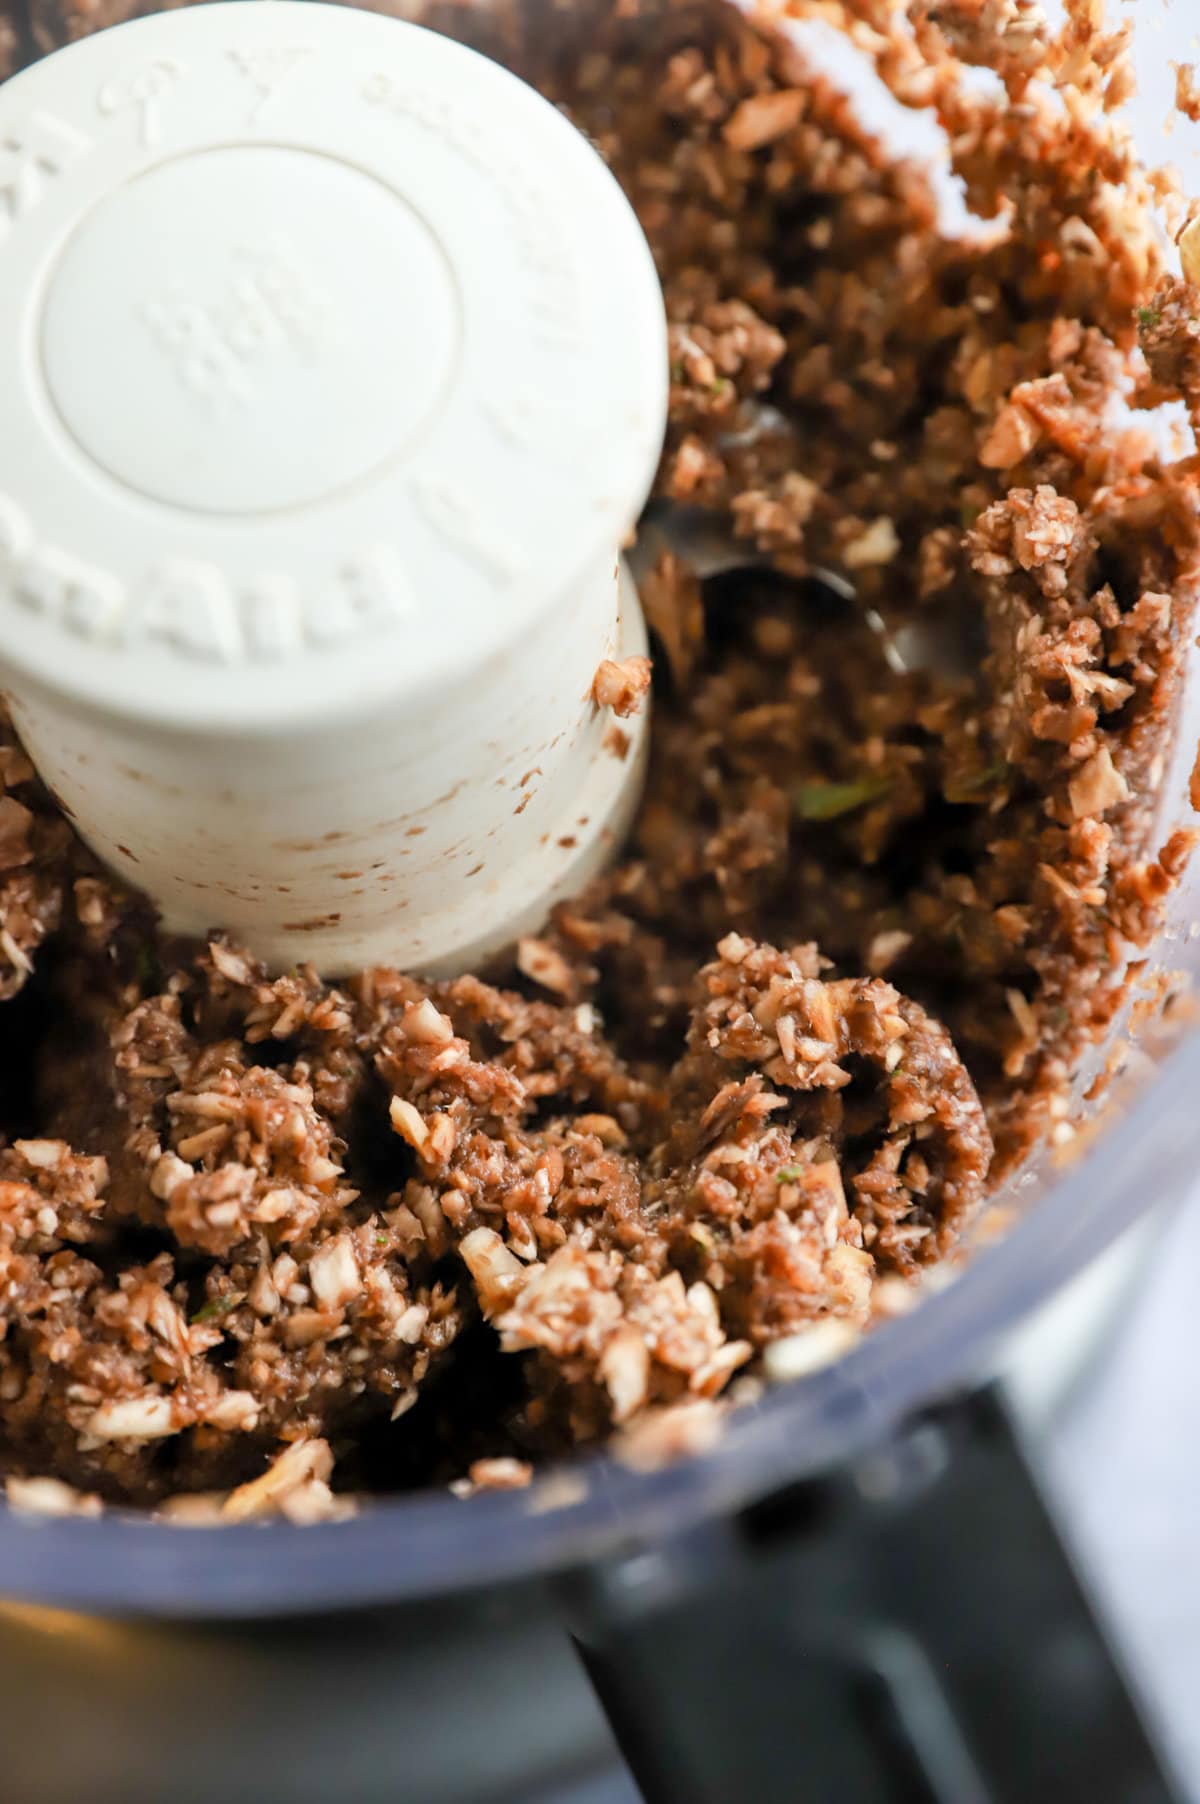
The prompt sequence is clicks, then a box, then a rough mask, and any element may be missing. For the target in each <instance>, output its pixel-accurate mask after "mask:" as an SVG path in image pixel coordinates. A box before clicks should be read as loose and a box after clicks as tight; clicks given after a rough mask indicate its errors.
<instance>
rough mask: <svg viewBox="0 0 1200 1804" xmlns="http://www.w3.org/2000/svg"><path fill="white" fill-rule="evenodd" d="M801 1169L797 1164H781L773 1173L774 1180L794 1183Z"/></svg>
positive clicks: (779, 1182) (778, 1182) (780, 1182)
mask: <svg viewBox="0 0 1200 1804" xmlns="http://www.w3.org/2000/svg"><path fill="white" fill-rule="evenodd" d="M802 1169H803V1168H802V1167H801V1166H799V1165H781V1166H780V1167H779V1170H778V1171H777V1172H776V1173H775V1182H776V1183H777V1184H794V1183H795V1182H796V1179H797V1178H798V1177H799V1176H800V1174H801V1171H802Z"/></svg>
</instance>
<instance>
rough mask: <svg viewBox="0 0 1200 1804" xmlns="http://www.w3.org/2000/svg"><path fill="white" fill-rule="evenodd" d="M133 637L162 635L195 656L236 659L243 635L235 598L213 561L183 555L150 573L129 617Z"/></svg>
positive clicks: (230, 661) (159, 636)
mask: <svg viewBox="0 0 1200 1804" xmlns="http://www.w3.org/2000/svg"><path fill="white" fill-rule="evenodd" d="M127 632H128V634H129V636H130V637H137V636H141V637H143V638H146V639H161V640H163V641H164V643H166V644H167V645H173V646H174V647H175V648H176V649H177V650H179V651H183V652H190V653H191V655H192V656H193V657H196V658H205V659H209V660H215V661H217V662H219V663H223V664H231V663H234V662H235V661H236V660H237V659H238V657H239V656H240V654H241V651H242V636H241V633H240V631H239V628H238V620H237V615H236V613H235V611H234V605H233V596H232V595H231V594H230V592H229V585H228V583H227V582H226V581H225V578H224V577H223V576H222V574H221V572H220V571H219V570H218V569H216V568H215V567H214V566H213V565H212V564H201V563H188V562H185V561H184V560H183V559H177V560H173V561H172V562H170V563H167V564H163V565H162V566H161V567H160V568H159V569H158V570H155V571H154V572H152V574H151V577H150V580H149V581H148V582H147V584H146V586H145V588H144V589H143V590H142V592H141V594H140V595H138V596H137V598H136V600H135V602H134V606H133V609H132V610H131V613H130V616H129V619H128V621H127Z"/></svg>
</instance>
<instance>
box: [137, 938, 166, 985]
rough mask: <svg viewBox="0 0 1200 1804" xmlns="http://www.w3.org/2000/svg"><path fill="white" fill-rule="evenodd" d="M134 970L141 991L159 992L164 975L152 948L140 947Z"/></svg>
mask: <svg viewBox="0 0 1200 1804" xmlns="http://www.w3.org/2000/svg"><path fill="white" fill-rule="evenodd" d="M133 969H134V975H135V976H136V978H137V981H138V987H139V988H140V989H142V990H157V989H158V988H159V987H160V986H161V983H162V973H161V972H160V970H159V966H158V960H157V958H156V957H155V955H154V952H153V950H152V948H151V947H149V946H139V947H138V949H137V957H136V958H135V960H134V967H133Z"/></svg>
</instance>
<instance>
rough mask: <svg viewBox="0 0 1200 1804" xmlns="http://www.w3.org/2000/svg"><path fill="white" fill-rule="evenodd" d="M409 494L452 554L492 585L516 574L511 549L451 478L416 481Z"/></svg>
mask: <svg viewBox="0 0 1200 1804" xmlns="http://www.w3.org/2000/svg"><path fill="white" fill-rule="evenodd" d="M409 493H410V494H411V495H412V498H413V500H414V501H415V502H416V504H417V506H418V507H419V508H420V510H421V512H422V513H423V514H424V516H425V518H426V520H428V522H429V524H430V525H431V526H432V527H433V529H434V531H435V532H436V533H438V534H439V536H440V537H441V538H442V539H444V540H445V542H446V544H447V545H448V546H449V547H450V549H451V550H452V551H457V552H460V553H461V554H462V555H463V556H464V557H467V558H469V559H470V561H471V562H472V563H473V564H475V565H477V566H478V567H479V569H481V570H482V571H483V573H484V574H485V576H490V577H491V578H492V580H493V581H494V582H501V583H508V582H511V581H512V580H513V578H514V577H515V576H516V574H517V559H516V554H515V552H514V550H513V547H512V546H511V545H509V544H508V543H507V542H506V541H505V539H504V537H503V534H502V533H501V532H500V531H499V529H498V528H496V527H494V526H492V525H490V524H489V523H488V522H487V521H485V520H484V519H483V518H482V516H481V515H480V513H479V512H478V509H477V507H476V504H475V500H474V498H473V496H472V495H471V494H469V493H468V491H467V490H466V489H465V488H463V487H462V485H461V484H460V483H458V482H456V481H455V479H454V478H453V477H449V476H433V477H429V476H418V477H415V478H414V479H413V480H412V482H411V483H410V484H409Z"/></svg>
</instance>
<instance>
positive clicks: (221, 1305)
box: [192, 1291, 242, 1322]
mask: <svg viewBox="0 0 1200 1804" xmlns="http://www.w3.org/2000/svg"><path fill="white" fill-rule="evenodd" d="M241 1300H242V1299H241V1296H240V1294H239V1293H238V1292H236V1291H235V1292H233V1294H232V1295H231V1296H227V1297H214V1298H213V1299H212V1301H211V1302H210V1303H206V1304H205V1305H204V1308H203V1309H198V1310H197V1311H196V1313H195V1315H194V1316H193V1317H192V1321H193V1322H214V1321H217V1320H219V1318H220V1317H221V1316H223V1315H228V1314H229V1311H230V1310H231V1309H236V1308H237V1306H238V1304H239V1303H240V1302H241Z"/></svg>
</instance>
